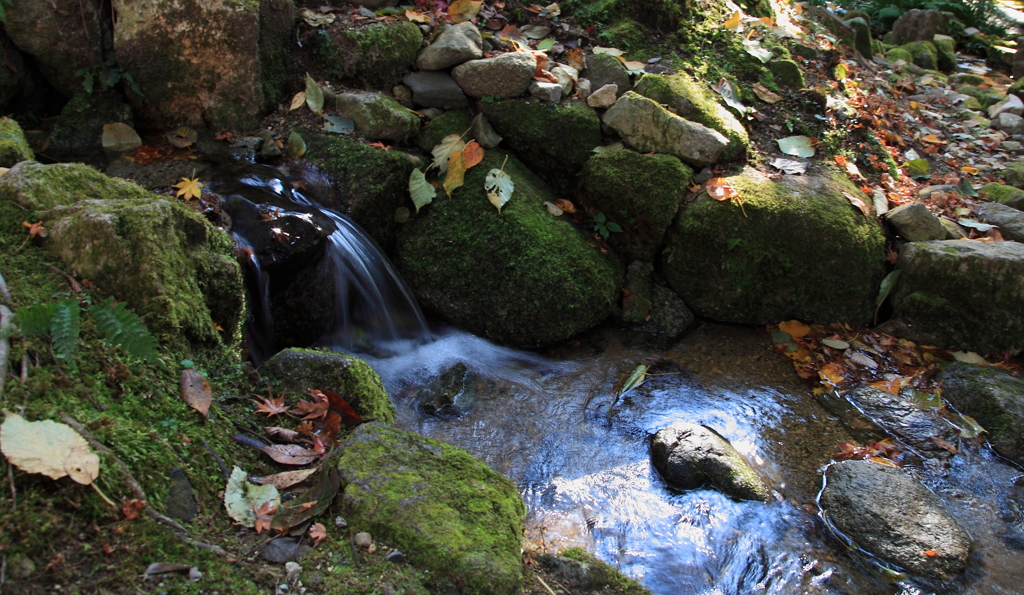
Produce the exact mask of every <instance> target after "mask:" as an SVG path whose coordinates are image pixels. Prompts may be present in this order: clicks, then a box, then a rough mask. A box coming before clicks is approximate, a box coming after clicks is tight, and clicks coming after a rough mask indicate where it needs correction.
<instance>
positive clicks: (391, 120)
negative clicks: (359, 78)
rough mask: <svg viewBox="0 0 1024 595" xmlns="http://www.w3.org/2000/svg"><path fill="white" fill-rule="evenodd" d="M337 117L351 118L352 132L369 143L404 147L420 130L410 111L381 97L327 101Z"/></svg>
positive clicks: (348, 96)
mask: <svg viewBox="0 0 1024 595" xmlns="http://www.w3.org/2000/svg"><path fill="white" fill-rule="evenodd" d="M327 101H328V103H329V104H333V106H334V109H335V111H337V112H338V115H340V116H343V117H345V118H351V119H352V121H353V122H355V125H356V131H357V132H359V133H360V134H362V135H363V136H365V137H366V138H369V139H371V140H386V141H390V142H396V143H404V142H405V141H407V140H408V139H409V138H411V137H413V136H415V135H416V133H418V132H419V130H420V119H419V116H417V115H416V114H415V113H413V111H412V110H410V109H409V108H407V107H405V106H403V105H402V104H400V103H398V102H397V101H395V100H394V99H392V98H391V97H389V96H387V95H384V94H382V93H368V92H364V91H353V92H350V93H340V94H338V95H335V96H333V97H328V98H327Z"/></svg>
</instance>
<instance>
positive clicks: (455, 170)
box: [444, 151, 466, 197]
mask: <svg viewBox="0 0 1024 595" xmlns="http://www.w3.org/2000/svg"><path fill="white" fill-rule="evenodd" d="M465 181H466V161H465V159H463V157H462V151H455V152H454V153H452V156H451V157H450V158H449V159H448V173H447V175H445V177H444V192H445V194H447V195H448V196H449V197H451V195H452V192H454V191H455V189H456V188H459V187H461V186H462V184H463V183H465Z"/></svg>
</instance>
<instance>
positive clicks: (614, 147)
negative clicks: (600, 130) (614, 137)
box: [591, 143, 625, 153]
mask: <svg viewBox="0 0 1024 595" xmlns="http://www.w3.org/2000/svg"><path fill="white" fill-rule="evenodd" d="M624 148H625V147H623V146H622V143H612V144H610V145H599V146H597V147H594V148H593V149H591V151H592V152H594V153H608V152H611V151H621V150H622V149H624Z"/></svg>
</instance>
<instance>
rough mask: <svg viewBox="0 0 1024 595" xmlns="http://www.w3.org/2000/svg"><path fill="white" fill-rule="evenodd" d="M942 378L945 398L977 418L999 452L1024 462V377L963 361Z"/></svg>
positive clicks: (944, 373) (947, 369) (948, 369)
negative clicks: (1022, 378) (1023, 378)
mask: <svg viewBox="0 0 1024 595" xmlns="http://www.w3.org/2000/svg"><path fill="white" fill-rule="evenodd" d="M940 379H941V380H942V383H943V397H944V398H946V399H948V400H949V401H950V402H951V403H953V405H954V406H956V407H957V409H959V410H960V411H961V412H963V413H965V414H967V415H970V416H971V417H973V418H974V419H975V420H977V421H978V423H979V424H981V426H982V427H983V428H985V430H986V431H987V432H988V438H989V441H990V442H991V443H992V445H993V446H994V447H995V448H996V450H997V451H999V453H1000V454H1002V455H1003V456H1006V457H1007V458H1010V459H1012V460H1014V461H1015V462H1017V463H1022V462H1024V380H1021V379H1020V378H1016V377H1014V376H1012V375H1010V374H1009V373H1008V372H1006V371H1004V370H998V369H993V368H985V367H981V366H975V365H972V364H965V363H961V362H954V363H952V364H950V365H949V367H948V368H946V369H945V370H944V371H943V372H942V375H941V377H940Z"/></svg>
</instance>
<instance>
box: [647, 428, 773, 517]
mask: <svg viewBox="0 0 1024 595" xmlns="http://www.w3.org/2000/svg"><path fill="white" fill-rule="evenodd" d="M651 460H652V462H653V463H654V467H655V468H656V469H657V470H658V473H660V474H661V476H662V477H663V478H664V479H665V481H666V482H668V484H669V485H670V486H672V487H674V488H676V489H680V490H693V489H697V488H700V487H702V486H705V485H708V486H711V487H713V488H715V489H716V490H718V491H720V492H722V493H723V494H726V495H727V496H731V497H733V498H739V499H741V500H760V501H762V502H764V501H767V500H768V497H769V495H768V488H766V487H765V485H764V483H762V482H761V479H760V478H759V477H758V476H757V473H756V472H755V471H754V470H753V469H752V468H751V467H750V465H749V464H748V463H747V462H746V461H745V460H743V457H742V455H740V453H738V452H737V451H736V449H735V448H733V446H732V444H729V441H728V440H726V439H725V438H722V437H721V436H720V435H718V433H717V432H715V431H714V430H712V429H710V428H707V427H705V426H699V425H696V424H691V423H686V422H677V423H674V424H672V425H671V426H669V427H667V428H665V429H663V430H661V431H659V432H658V433H657V434H655V435H654V438H653V439H652V441H651Z"/></svg>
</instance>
